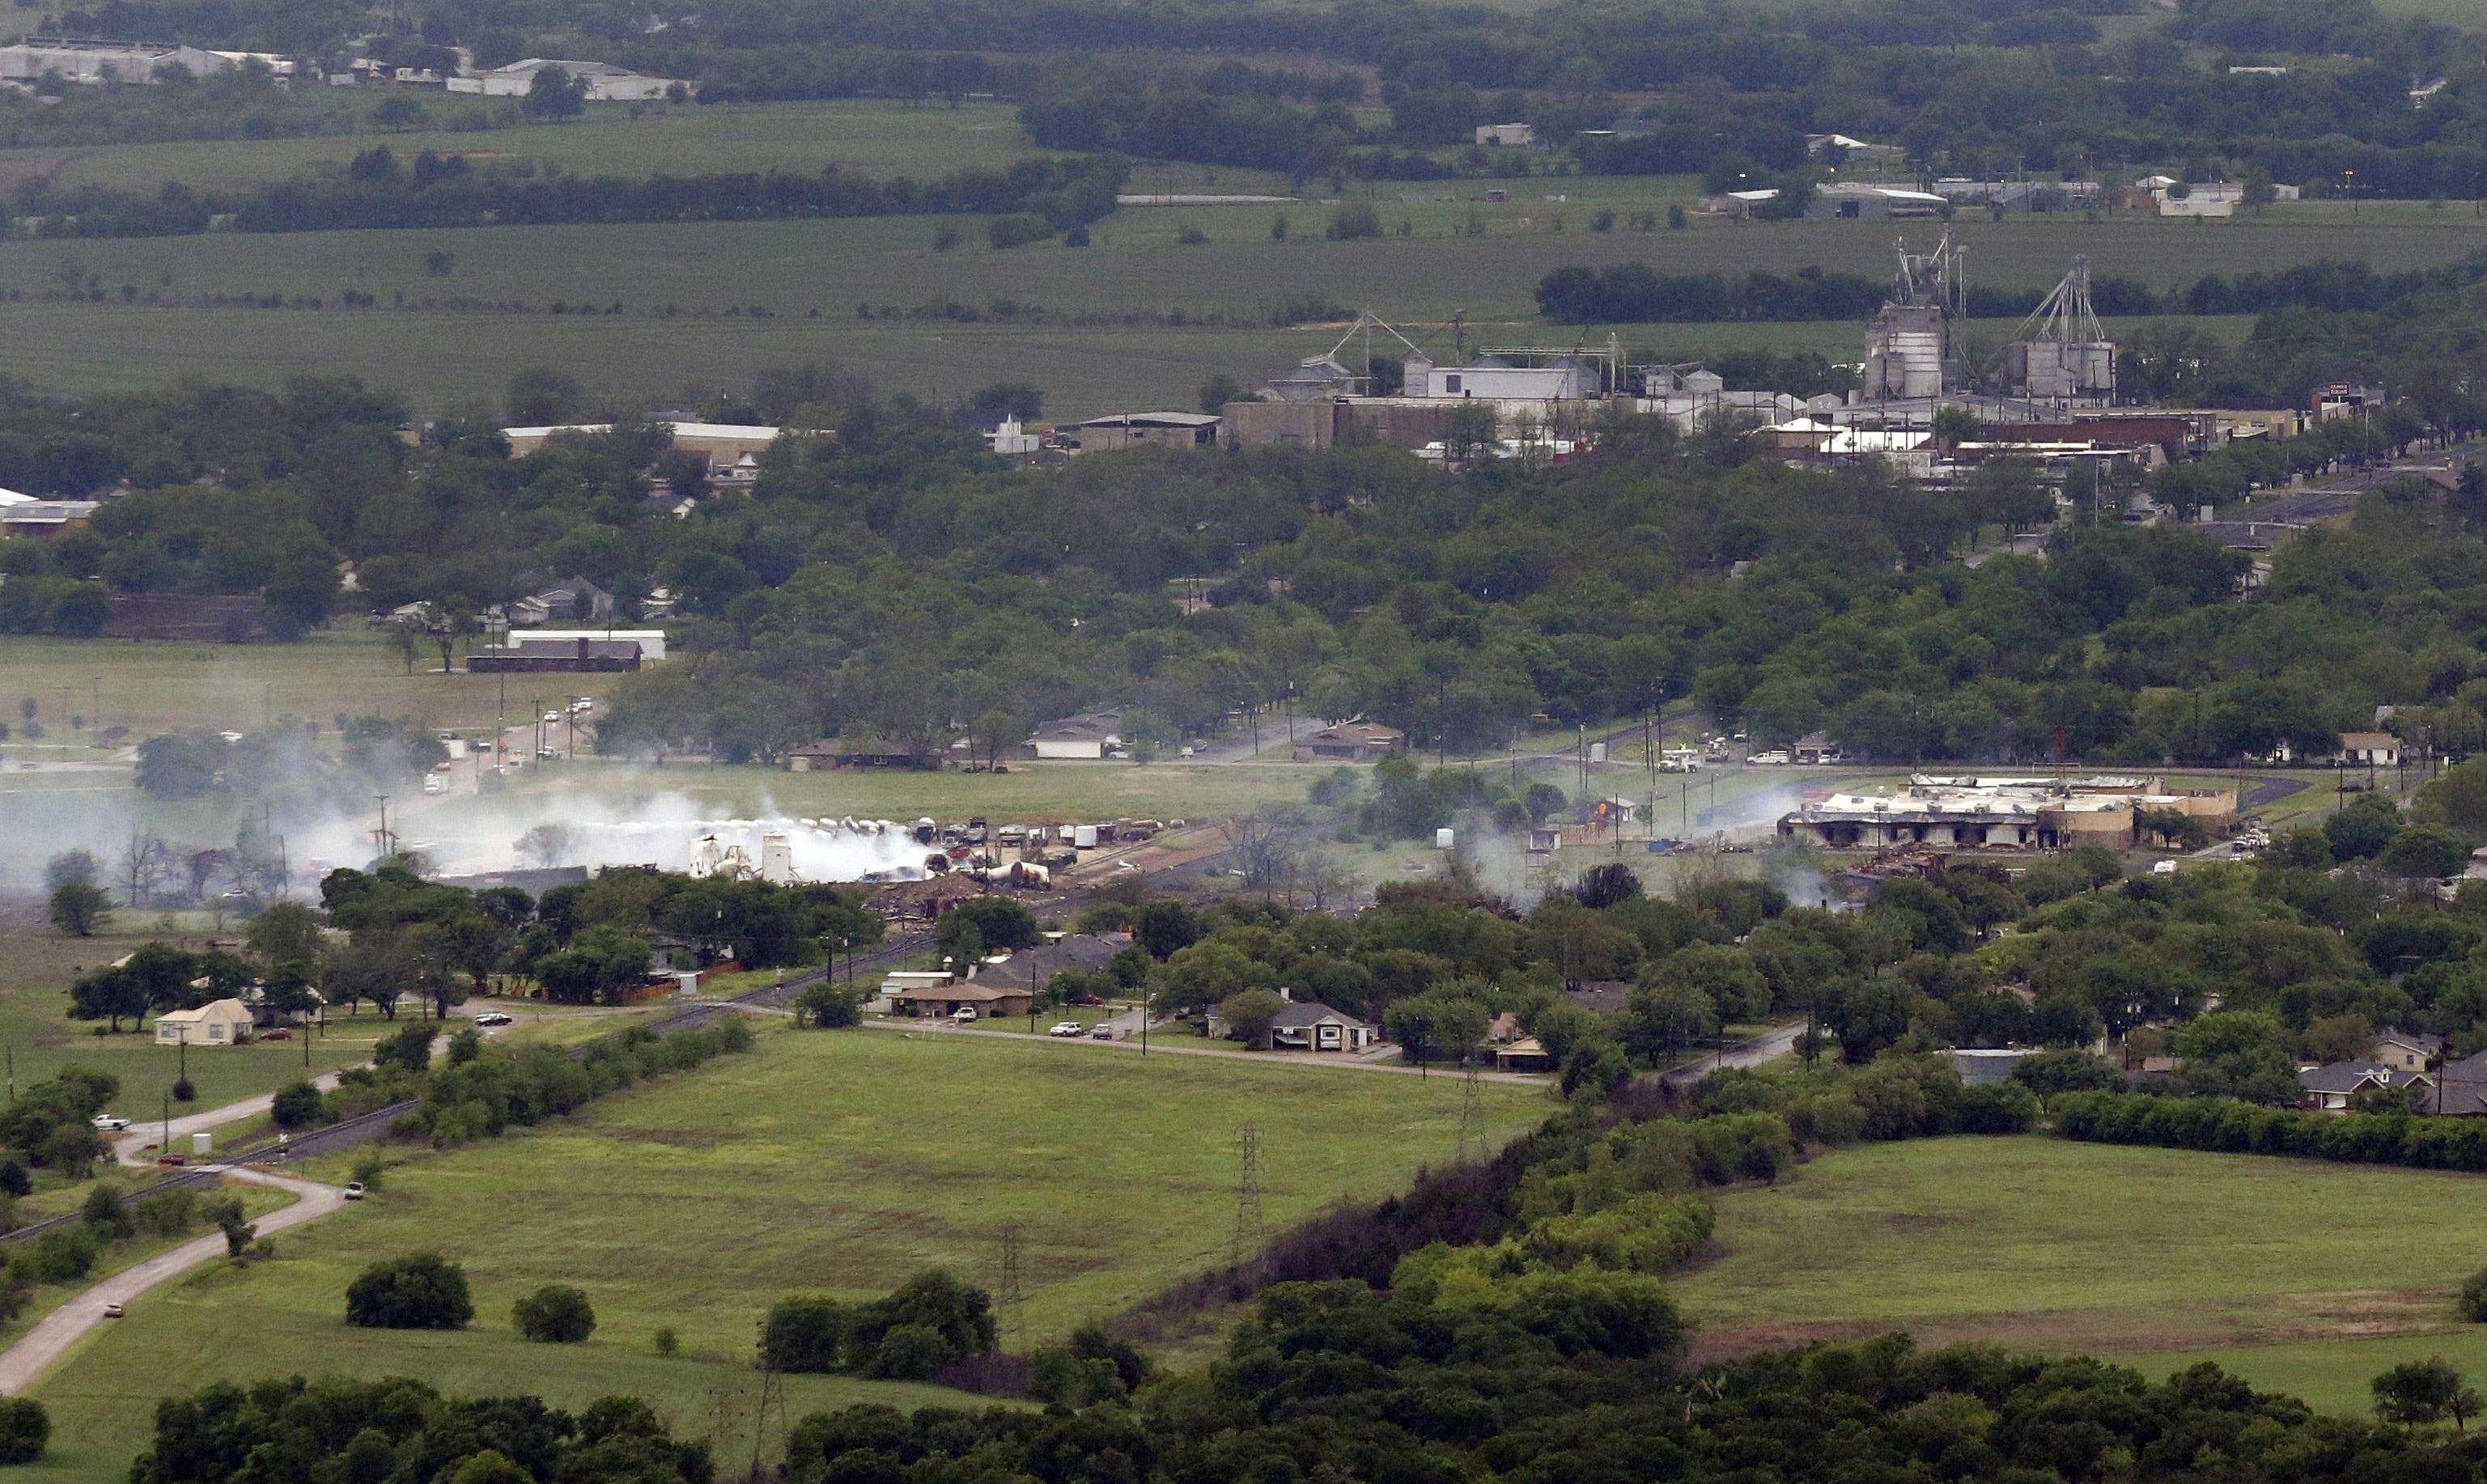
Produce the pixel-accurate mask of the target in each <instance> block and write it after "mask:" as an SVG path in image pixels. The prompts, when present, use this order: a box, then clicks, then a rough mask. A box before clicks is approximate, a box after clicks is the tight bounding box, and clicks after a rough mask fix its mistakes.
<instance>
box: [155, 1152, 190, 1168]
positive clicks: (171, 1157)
mask: <svg viewBox="0 0 2487 1484" xmlns="http://www.w3.org/2000/svg"><path fill="white" fill-rule="evenodd" d="M156 1163H158V1164H170V1165H172V1166H173V1167H174V1168H175V1169H179V1168H181V1167H182V1165H184V1164H187V1163H189V1160H188V1159H186V1158H185V1157H183V1156H182V1155H178V1154H168V1155H166V1156H164V1157H163V1158H162V1159H159V1160H157V1161H156Z"/></svg>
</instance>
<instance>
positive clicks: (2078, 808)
mask: <svg viewBox="0 0 2487 1484" xmlns="http://www.w3.org/2000/svg"><path fill="white" fill-rule="evenodd" d="M2154 787H2155V785H2154V782H2153V780H2151V779H2147V778H2061V779H2059V778H2046V777H2039V778H1979V777H1929V776H1926V775H1923V774H1919V775H1918V776H1916V777H1914V778H1912V779H1910V781H1909V785H1908V787H1906V788H1905V789H1900V790H1897V791H1895V792H1893V793H1889V794H1880V793H1877V794H1850V793H1834V794H1831V795H1830V796H1828V797H1827V798H1821V799H1818V800H1815V801H1812V802H1808V803H1806V804H1805V805H1803V806H1802V807H1801V808H1798V809H1795V810H1793V811H1791V812H1789V813H1788V814H1787V815H1785V816H1783V817H1782V818H1781V819H1780V820H1779V827H1778V832H1779V835H1780V836H1781V837H1782V838H1786V839H1804V840H1810V841H1811V842H1813V843H1814V844H1816V845H1819V846H1822V847H1824V848H1826V849H1830V850H1889V849H1907V848H1910V847H1914V846H1922V847H1924V848H1926V849H1928V850H1938V851H1940V850H2042V851H2052V850H2064V849H2069V848H2071V847H2073V846H2077V845H2107V846H2112V847H2115V848H2118V849H2121V848H2122V847H2124V846H2125V845H2127V844H2129V843H2131V841H2132V839H2133V836H2134V828H2135V820H2136V817H2137V811H2138V810H2141V809H2152V810H2160V809H2172V810H2176V811H2178V812H2181V813H2183V814H2185V815H2187V816H2188V817H2190V818H2193V819H2197V820H2199V821H2201V823H2202V826H2203V827H2204V828H2206V829H2209V830H2211V831H2213V832H2214V833H2217V832H2219V831H2221V830H2223V829H2226V828H2229V827H2232V826H2234V825H2235V823H2236V808H2237V796H2236V794H2235V792H2234V791H2233V790H2229V791H2221V792H2213V793H2203V794H2162V793H2157V792H2154V791H2153V790H2154Z"/></svg>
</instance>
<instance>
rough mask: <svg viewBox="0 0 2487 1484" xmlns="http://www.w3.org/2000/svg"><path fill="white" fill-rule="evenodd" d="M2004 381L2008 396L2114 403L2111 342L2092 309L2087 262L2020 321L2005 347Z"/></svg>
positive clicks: (2078, 262)
mask: <svg viewBox="0 0 2487 1484" xmlns="http://www.w3.org/2000/svg"><path fill="white" fill-rule="evenodd" d="M2003 379H2004V381H2005V383H2006V384H2007V386H2008V387H2009V389H2010V391H2011V394H2012V395H2014V396H2016V397H2021V398H2025V399H2027V400H2030V401H2035V402H2053V403H2058V404H2070V403H2076V402H2112V401H2114V400H2115V343H2114V342H2113V341H2110V340H2109V339H2108V338H2107V330H2106V329H2105V328H2104V327H2103V326H2102V325H2100V323H2099V318H2098V312H2097V311H2096V310H2094V309H2092V308H2091V307H2090V260H2089V259H2088V258H2087V257H2076V258H2075V259H2073V266H2072V271H2070V272H2068V273H2066V274H2065V275H2064V276H2063V279H2062V281H2061V282H2059V283H2057V284H2056V285H2055V287H2054V291H2053V292H2051V293H2050V294H2048V295H2047V296H2046V298H2045V299H2044V300H2042V301H2040V303H2039V305H2038V307H2037V308H2036V309H2034V310H2032V311H2030V314H2029V318H2028V319H2026V320H2024V321H2023V322H2021V329H2020V332H2019V333H2018V334H2016V335H2014V336H2013V337H2012V340H2011V343H2010V344H2008V345H2006V346H2004V348H2003Z"/></svg>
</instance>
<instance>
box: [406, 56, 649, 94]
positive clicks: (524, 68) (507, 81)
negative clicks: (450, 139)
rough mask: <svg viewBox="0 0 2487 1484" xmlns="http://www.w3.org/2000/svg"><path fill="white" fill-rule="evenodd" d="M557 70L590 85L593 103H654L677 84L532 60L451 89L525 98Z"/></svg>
mask: <svg viewBox="0 0 2487 1484" xmlns="http://www.w3.org/2000/svg"><path fill="white" fill-rule="evenodd" d="M556 67H557V68H560V69H561V70H563V71H565V72H568V73H569V74H570V75H571V76H572V78H573V79H575V80H577V81H579V82H582V83H584V84H585V85H586V98H587V100H588V101H589V102H591V103H652V102H655V101H657V100H658V99H660V98H663V97H664V96H665V90H666V89H668V88H671V87H672V86H673V85H674V82H675V79H674V78H671V77H646V76H642V75H640V74H639V73H637V72H634V71H631V70H629V68H624V67H615V66H613V65H612V64H611V63H609V62H571V61H564V60H561V59H559V58H554V57H529V58H527V59H526V60H525V61H523V62H513V63H511V64H510V65H509V66H507V67H496V68H493V69H492V70H490V71H488V72H479V73H477V74H476V75H474V76H472V77H452V78H450V79H449V81H448V84H447V87H448V90H449V91H450V92H452V93H481V94H483V95H484V96H485V97H486V98H524V97H525V96H526V95H527V93H528V91H529V90H530V89H532V88H534V87H535V85H536V74H537V73H538V72H541V71H544V70H546V69H549V68H556Z"/></svg>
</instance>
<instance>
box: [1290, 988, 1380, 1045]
mask: <svg viewBox="0 0 2487 1484" xmlns="http://www.w3.org/2000/svg"><path fill="white" fill-rule="evenodd" d="M1381 1039H1382V1031H1381V1029H1380V1027H1378V1026H1374V1025H1371V1024H1368V1023H1366V1022H1363V1021H1359V1020H1357V1019H1356V1018H1355V1017H1354V1016H1352V1015H1341V1014H1339V1013H1338V1012H1337V1011H1335V1010H1332V1009H1331V1008H1330V1007H1329V1006H1327V1005H1325V1004H1323V1003H1321V1002H1320V1001H1319V1000H1311V999H1299V1000H1292V1001H1290V1002H1289V1003H1288V1005H1287V1008H1285V1009H1284V1010H1281V1011H1279V1012H1278V1018H1277V1020H1275V1021H1274V1022H1271V1025H1270V1044H1271V1046H1273V1047H1275V1048H1276V1049H1277V1050H1282V1051H1361V1050H1366V1049H1368V1048H1370V1047H1371V1046H1372V1045H1373V1044H1374V1043H1375V1042H1377V1041H1379V1040H1381Z"/></svg>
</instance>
